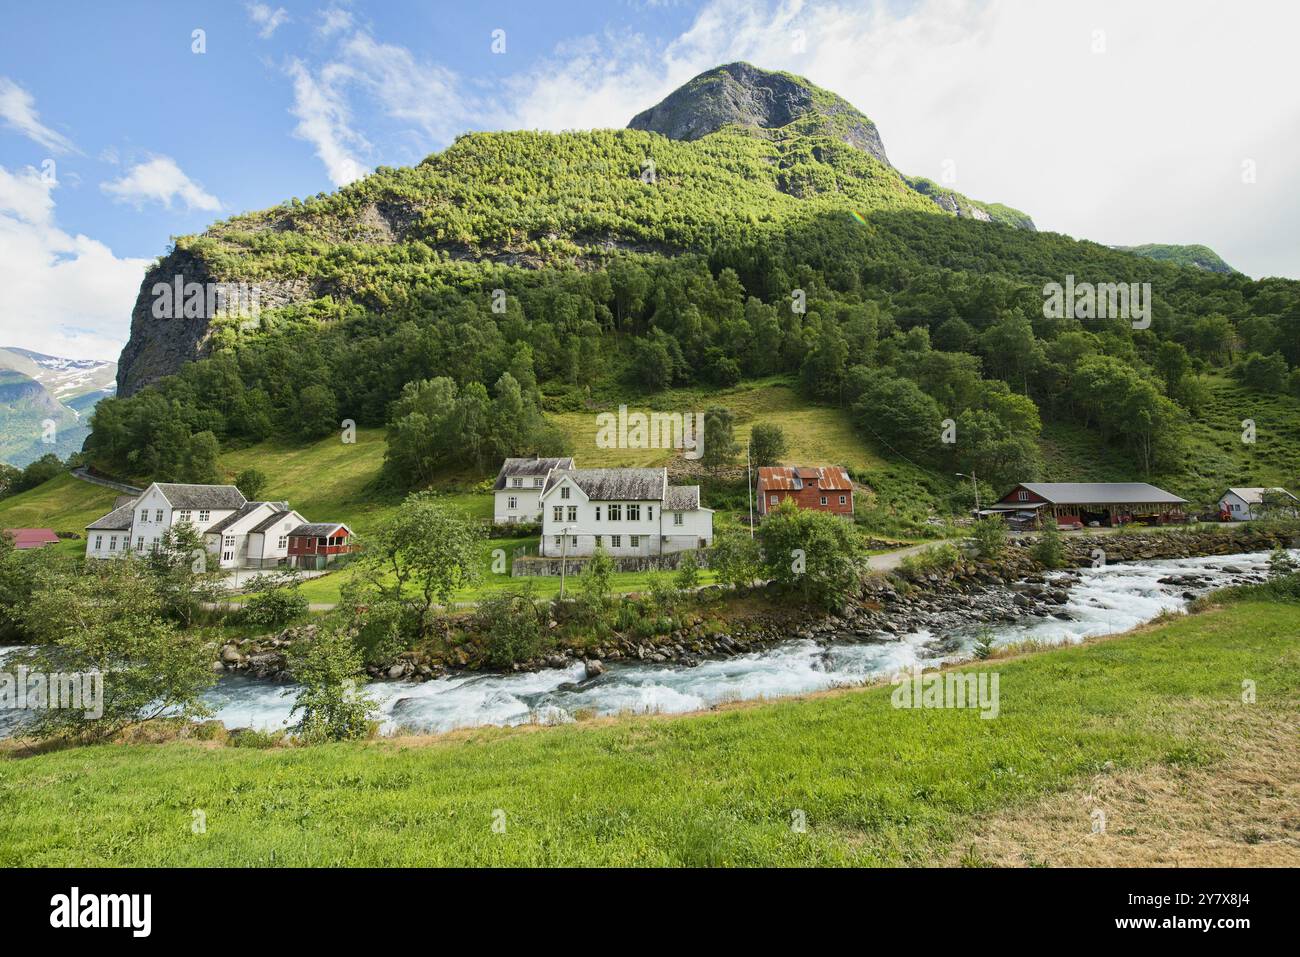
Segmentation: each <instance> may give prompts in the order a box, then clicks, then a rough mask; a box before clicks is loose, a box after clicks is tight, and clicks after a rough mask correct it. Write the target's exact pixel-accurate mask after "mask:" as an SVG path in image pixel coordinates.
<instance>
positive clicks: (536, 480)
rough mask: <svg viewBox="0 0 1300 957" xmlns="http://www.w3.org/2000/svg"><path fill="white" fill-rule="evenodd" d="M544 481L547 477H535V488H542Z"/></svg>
mask: <svg viewBox="0 0 1300 957" xmlns="http://www.w3.org/2000/svg"><path fill="white" fill-rule="evenodd" d="M543 481H545V479H539V478H536V479H533V488H541V487H542V482H543Z"/></svg>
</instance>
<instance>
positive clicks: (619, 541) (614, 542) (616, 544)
mask: <svg viewBox="0 0 1300 957" xmlns="http://www.w3.org/2000/svg"><path fill="white" fill-rule="evenodd" d="M609 544H610V547H611V548H622V547H623V536H622V535H611V536H609Z"/></svg>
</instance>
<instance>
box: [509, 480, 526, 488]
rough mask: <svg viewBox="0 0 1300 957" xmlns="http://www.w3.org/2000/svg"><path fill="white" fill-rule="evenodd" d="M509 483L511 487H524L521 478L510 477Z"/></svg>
mask: <svg viewBox="0 0 1300 957" xmlns="http://www.w3.org/2000/svg"><path fill="white" fill-rule="evenodd" d="M510 485H511V487H513V488H523V487H524V480H523V479H521V478H516V479H511V480H510Z"/></svg>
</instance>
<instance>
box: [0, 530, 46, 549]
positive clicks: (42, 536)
mask: <svg viewBox="0 0 1300 957" xmlns="http://www.w3.org/2000/svg"><path fill="white" fill-rule="evenodd" d="M5 535H7V536H8V537H9V539H10V540H11V541H12V542H13V543H14V548H18V549H26V548H44V547H45V546H46V545H57V544H59V536H57V535H55V534H54V530H53V529H51V528H6V529H5Z"/></svg>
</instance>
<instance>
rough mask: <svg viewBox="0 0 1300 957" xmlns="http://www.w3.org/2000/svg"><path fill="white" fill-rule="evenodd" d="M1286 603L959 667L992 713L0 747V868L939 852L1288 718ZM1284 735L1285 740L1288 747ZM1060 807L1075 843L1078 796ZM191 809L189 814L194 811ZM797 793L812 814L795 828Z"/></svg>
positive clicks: (944, 854)
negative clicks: (263, 743) (234, 742)
mask: <svg viewBox="0 0 1300 957" xmlns="http://www.w3.org/2000/svg"><path fill="white" fill-rule="evenodd" d="M1295 614H1296V609H1295V606H1294V605H1283V604H1268V603H1261V602H1249V603H1242V604H1235V605H1230V606H1227V607H1223V608H1218V609H1214V610H1211V611H1209V612H1206V613H1204V614H1201V615H1198V616H1195V617H1186V618H1178V619H1174V620H1172V621H1169V622H1166V623H1163V624H1160V625H1157V626H1153V627H1150V628H1147V629H1144V630H1141V631H1139V632H1137V633H1135V634H1132V635H1128V636H1124V637H1121V638H1116V639H1111V640H1104V641H1098V642H1095V643H1091V644H1088V645H1084V646H1081V647H1073V648H1066V649H1061V650H1052V651H1046V652H1041V653H1038V654H1033V655H1029V656H1026V657H1022V658H1019V659H1014V660H997V659H993V660H989V661H986V662H982V663H979V664H977V665H974V666H970V667H971V668H973V670H976V671H988V670H995V671H996V672H998V674H999V675H1000V713H999V716H998V717H997V718H996V719H994V720H983V719H981V718H980V717H979V714H978V712H977V711H974V710H955V709H950V710H933V709H932V710H900V709H895V708H893V707H891V703H890V697H891V690H892V689H891V688H890V687H889V686H878V687H874V688H867V689H859V690H850V691H841V692H832V693H828V694H824V695H820V696H815V697H812V698H807V699H801V700H785V701H780V702H775V703H768V704H755V705H751V706H739V707H732V708H726V709H722V710H720V711H717V712H712V713H707V714H703V715H696V716H684V717H675V718H665V717H636V718H620V719H602V720H596V721H591V722H586V723H579V724H576V725H569V726H565V727H559V728H534V727H529V728H517V729H484V730H476V731H466V732H458V733H455V734H451V735H448V736H445V737H442V738H436V739H398V740H394V741H377V742H369V743H361V744H337V745H326V746H317V747H302V748H278V749H272V750H251V749H244V748H231V747H221V746H217V745H204V744H198V743H193V742H172V743H168V744H148V745H142V744H135V745H102V746H96V747H90V748H76V749H68V750H64V751H58V752H52V753H48V754H43V755H37V756H34V757H21V758H20V757H13V756H12V755H11V756H10V757H9V758H8V759H5V758H3V757H0V865H3V866H53V865H71V866H102V865H109V866H122V865H166V866H182V865H232V866H248V865H262V866H266V865H284V866H293V865H343V866H347V865H353V866H361V865H378V866H385V865H450V864H455V865H543V864H549V865H577V864H590V865H683V864H685V865H704V864H707V865H809V864H851V865H880V864H924V863H930V862H934V861H937V860H944V859H951V855H953V854H954V853H961V852H962V849H963V848H965V847H966V840H967V838H968V837H969V836H970V835H972V834H973V833H975V832H977V831H978V830H979V829H980V828H981V826H982V823H983V822H985V821H986V820H988V819H989V817H990V816H991V815H996V814H1001V813H1005V812H1009V811H1018V810H1020V809H1029V808H1033V807H1034V806H1035V805H1036V802H1039V801H1041V800H1043V799H1044V798H1045V797H1050V796H1052V795H1056V794H1064V793H1068V792H1069V790H1070V789H1073V788H1077V787H1092V786H1094V785H1096V784H1097V782H1098V781H1101V780H1103V779H1108V778H1112V777H1117V776H1118V779H1119V780H1123V778H1122V776H1123V775H1125V774H1130V773H1133V772H1135V771H1142V770H1144V769H1146V770H1148V771H1149V770H1153V769H1154V770H1159V771H1161V772H1162V773H1168V774H1170V775H1173V776H1174V777H1175V778H1177V776H1178V775H1179V774H1182V773H1185V772H1186V773H1190V772H1192V771H1195V772H1196V773H1197V774H1201V775H1205V774H1210V775H1213V774H1214V773H1215V768H1216V767H1218V766H1219V764H1218V763H1219V762H1221V761H1224V760H1225V759H1226V758H1227V757H1228V756H1229V753H1230V752H1231V751H1232V750H1233V749H1234V747H1235V744H1236V743H1240V744H1243V745H1244V744H1245V742H1244V741H1241V740H1240V739H1238V741H1237V742H1235V743H1234V742H1233V740H1232V738H1231V737H1230V736H1225V735H1224V734H1223V733H1222V732H1223V731H1224V728H1225V727H1227V726H1229V725H1232V724H1233V720H1234V716H1235V717H1241V715H1242V712H1243V711H1245V710H1248V709H1256V710H1254V711H1253V712H1252V713H1254V714H1260V715H1273V716H1278V715H1280V716H1282V717H1283V718H1285V719H1286V720H1287V721H1289V723H1290V726H1291V727H1292V728H1294V726H1295V716H1296V710H1297V701H1300V657H1298V656H1297V651H1296V648H1297V646H1296V638H1295ZM1243 677H1249V678H1250V679H1251V680H1252V681H1254V682H1255V683H1256V686H1257V689H1258V691H1257V695H1258V697H1257V701H1256V702H1255V703H1253V704H1243V703H1242V691H1241V689H1242V679H1243ZM1238 725H1240V722H1238ZM1291 739H1292V740H1291V741H1290V744H1286V743H1285V742H1284V743H1283V745H1282V747H1284V748H1288V749H1291V750H1293V749H1294V745H1295V741H1294V735H1291ZM1290 760H1291V761H1293V760H1294V759H1293V758H1292V759H1290ZM1285 765H1286V759H1284V760H1283V763H1282V765H1281V766H1283V767H1285ZM1292 770H1294V767H1292ZM1277 786H1278V787H1281V786H1282V783H1281V782H1277ZM1076 803H1077V802H1076ZM1075 810H1076V811H1077V813H1076V814H1075V817H1077V819H1078V820H1077V822H1076V826H1077V827H1078V829H1079V838H1078V841H1077V842H1075V843H1083V842H1085V841H1086V838H1087V835H1088V833H1089V822H1088V816H1087V808H1086V807H1083V806H1080V807H1079V808H1077V809H1075ZM195 811H202V812H203V814H204V816H205V818H206V824H207V830H206V833H203V834H194V833H192V830H191V822H192V821H193V820H194V812H195ZM800 815H802V816H803V817H804V818H805V819H806V824H807V827H806V832H805V833H800V832H799V831H798V830H797V829H795V828H792V827H791V822H792V820H796V819H798V817H799V816H800ZM494 820H496V821H498V822H501V821H503V822H504V825H505V826H504V831H503V832H498V831H494V829H493V826H492V825H493V822H494ZM1071 820H1073V818H1072V819H1071ZM1261 826H1263V825H1261ZM1058 829H1059V826H1058ZM498 830H499V829H498ZM1119 836H1122V835H1119ZM1238 840H1240V841H1247V842H1248V840H1249V837H1247V838H1239V839H1238Z"/></svg>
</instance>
